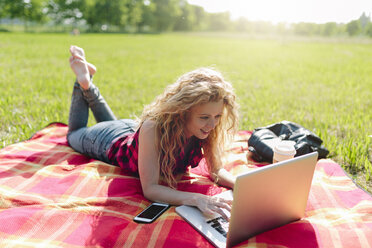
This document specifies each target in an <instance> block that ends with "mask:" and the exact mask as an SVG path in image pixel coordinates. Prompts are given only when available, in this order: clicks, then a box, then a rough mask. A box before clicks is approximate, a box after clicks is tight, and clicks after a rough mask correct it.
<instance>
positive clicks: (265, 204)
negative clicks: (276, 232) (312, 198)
mask: <svg viewBox="0 0 372 248" xmlns="http://www.w3.org/2000/svg"><path fill="white" fill-rule="evenodd" d="M317 159H318V153H317V152H313V153H309V154H306V155H302V156H298V157H295V158H292V159H289V160H286V161H282V162H279V163H275V164H271V165H267V166H264V167H260V168H258V169H255V170H253V171H250V172H248V173H244V174H241V175H238V176H237V178H236V182H235V185H234V191H231V190H229V191H224V192H222V193H221V194H219V196H221V197H226V198H227V199H232V200H233V204H232V208H231V212H230V213H227V214H230V221H229V222H227V221H226V220H225V219H223V218H222V217H221V216H219V215H217V214H216V215H215V216H212V217H206V216H204V215H203V214H202V213H201V211H200V210H199V209H198V208H196V207H192V206H186V205H182V206H179V207H176V212H177V213H178V214H179V215H180V216H181V217H183V218H184V219H185V220H186V221H187V222H188V223H189V224H191V225H192V226H193V227H194V228H195V229H196V230H198V231H199V232H200V233H201V234H202V235H203V236H204V237H205V238H206V239H207V240H209V241H210V242H211V243H212V244H213V245H214V246H216V247H231V246H233V245H237V244H239V243H240V242H242V241H245V240H247V239H249V238H251V237H253V236H255V235H257V234H259V233H262V232H264V231H267V230H270V229H274V228H276V227H279V226H282V225H285V224H287V223H290V222H292V221H296V220H298V219H301V218H302V217H303V216H304V213H305V208H306V205H307V199H308V196H309V191H310V187H311V182H312V179H313V174H314V170H315V165H316V162H317Z"/></svg>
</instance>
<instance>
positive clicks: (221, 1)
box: [188, 0, 372, 23]
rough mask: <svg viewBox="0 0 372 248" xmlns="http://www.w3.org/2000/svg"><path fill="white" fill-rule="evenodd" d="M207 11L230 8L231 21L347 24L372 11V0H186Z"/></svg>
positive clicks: (228, 9)
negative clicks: (242, 18)
mask: <svg viewBox="0 0 372 248" xmlns="http://www.w3.org/2000/svg"><path fill="white" fill-rule="evenodd" d="M188 2H189V3H190V4H194V5H199V6H202V7H203V8H204V10H205V11H207V12H225V11H229V12H230V14H231V18H232V19H233V20H235V19H237V18H238V17H241V16H243V17H246V18H247V19H248V20H251V21H271V22H273V23H278V22H287V23H294V22H313V23H326V22H337V23H347V22H349V21H351V20H355V19H358V18H359V17H360V16H361V15H362V13H363V12H365V13H366V15H367V16H368V15H370V14H371V13H372V0H254V1H252V0H188Z"/></svg>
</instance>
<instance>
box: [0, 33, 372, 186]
mask: <svg viewBox="0 0 372 248" xmlns="http://www.w3.org/2000/svg"><path fill="white" fill-rule="evenodd" d="M70 44H75V45H78V46H81V47H83V48H84V49H85V51H86V54H87V59H88V60H89V61H90V62H92V63H93V64H95V65H96V66H97V68H98V72H97V74H96V76H95V82H96V84H97V85H99V87H100V89H101V92H102V94H103V95H104V96H106V100H107V101H108V103H109V104H110V106H111V107H112V109H113V111H114V112H115V113H116V115H117V116H118V117H119V118H128V117H133V116H134V115H140V113H141V110H142V108H143V106H144V105H145V104H148V103H150V102H151V101H152V100H153V99H154V97H155V96H156V95H158V94H160V93H161V92H162V91H163V89H164V87H165V86H166V85H167V84H169V83H171V82H173V81H174V80H175V79H176V78H177V77H178V76H180V75H181V74H183V73H184V72H187V71H189V70H192V69H195V68H197V67H200V66H209V67H214V68H216V69H218V70H220V71H221V72H222V73H223V74H224V75H225V77H226V79H228V80H229V81H231V82H232V84H233V85H234V87H235V89H236V92H237V95H238V97H239V103H240V105H241V109H240V113H241V122H240V128H241V129H249V130H252V129H254V128H255V127H259V126H265V125H268V124H271V123H274V122H279V121H282V120H290V121H294V122H297V123H299V124H301V125H303V126H304V127H306V128H308V129H309V130H311V131H313V132H315V133H316V134H318V135H319V136H320V137H321V138H322V139H323V141H324V144H325V146H326V147H327V148H328V149H329V150H330V151H331V153H330V157H331V158H333V159H334V160H336V161H337V162H338V163H340V164H341V165H342V166H343V167H344V168H345V169H346V170H347V171H348V172H349V173H350V174H351V175H352V176H353V177H354V178H355V179H357V181H358V183H359V184H360V185H362V186H363V187H365V188H367V189H368V190H369V191H370V192H372V187H371V176H372V165H371V160H372V154H371V152H372V151H371V149H372V148H371V144H372V137H369V136H370V135H372V110H371V109H372V104H371V103H372V43H371V42H363V43H358V42H350V40H349V41H347V42H343V41H340V40H339V41H338V42H335V41H331V40H329V41H327V40H321V41H315V40H296V39H283V38H282V39H278V40H275V39H266V40H265V39H249V38H247V37H244V36H237V35H234V36H229V35H225V36H223V35H215V36H213V35H205V34H203V35H198V34H163V35H109V34H107V35H93V34H91V35H88V34H86V35H80V36H70V35H68V34H20V33H2V34H0V49H1V50H0V51H1V52H0V90H1V95H0V147H4V146H6V145H9V144H11V143H14V142H18V141H21V140H25V139H27V138H29V137H30V136H31V135H32V134H33V133H34V132H35V131H37V130H39V129H40V128H42V127H44V126H45V125H47V124H48V123H50V122H53V121H61V122H65V123H67V120H68V111H69V102H70V94H71V89H72V84H73V74H72V72H71V70H70V68H69V64H68V57H69V54H68V48H69V45H70ZM91 119H92V118H91ZM90 124H93V120H90Z"/></svg>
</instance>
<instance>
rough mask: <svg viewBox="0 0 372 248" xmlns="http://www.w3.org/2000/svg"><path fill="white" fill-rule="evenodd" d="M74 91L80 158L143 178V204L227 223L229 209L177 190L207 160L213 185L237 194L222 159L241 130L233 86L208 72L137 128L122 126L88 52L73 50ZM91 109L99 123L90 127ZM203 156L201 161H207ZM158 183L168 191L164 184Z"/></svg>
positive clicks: (74, 143)
mask: <svg viewBox="0 0 372 248" xmlns="http://www.w3.org/2000/svg"><path fill="white" fill-rule="evenodd" d="M70 52H71V57H70V66H71V68H72V70H73V72H74V73H75V75H76V77H77V82H76V83H75V85H74V88H73V93H72V100H71V107H70V115H69V123H68V126H69V131H68V135H67V139H68V142H69V144H70V146H71V147H72V148H74V149H75V150H76V151H78V152H80V153H82V154H85V155H88V156H90V157H92V158H95V159H99V160H101V161H104V162H107V163H110V164H113V165H117V166H120V167H121V168H123V169H124V170H126V171H128V170H129V171H131V172H133V173H136V174H138V175H139V178H140V181H141V185H142V190H143V193H144V196H145V197H146V198H147V199H149V200H151V201H158V202H166V203H169V204H172V205H181V204H185V205H191V206H196V207H198V208H199V209H200V210H201V211H202V212H203V213H204V214H206V215H210V214H213V213H214V212H217V213H220V214H222V215H223V216H225V214H224V213H223V211H222V209H223V208H224V209H227V210H230V207H231V202H230V201H227V200H224V199H222V198H218V197H211V196H207V195H203V194H198V193H189V192H183V191H178V190H176V189H175V185H176V183H177V182H176V178H175V175H177V174H179V173H185V172H186V170H187V167H188V166H189V165H191V166H192V167H195V166H197V165H198V163H199V162H200V160H201V159H202V158H203V157H205V158H206V161H207V165H208V168H209V171H210V174H211V175H212V178H213V179H214V180H215V182H218V184H220V185H222V186H227V187H230V188H232V187H233V186H234V182H235V178H234V177H233V176H232V175H231V174H230V173H229V172H227V171H226V170H225V169H223V166H222V162H221V152H222V147H223V145H224V142H225V139H226V138H228V135H227V134H230V136H229V137H231V136H232V134H233V131H235V129H236V126H237V104H236V103H235V95H234V92H233V89H232V86H231V85H230V83H228V82H226V81H224V79H223V78H222V76H221V75H220V74H219V73H217V72H216V71H213V70H211V69H205V68H201V69H197V70H194V71H191V72H189V73H186V74H185V75H183V76H181V77H180V78H179V79H178V80H177V81H176V82H175V83H174V84H172V85H169V86H168V87H167V88H166V90H165V92H164V93H163V94H162V95H160V96H159V97H157V98H156V100H155V101H154V102H153V103H152V104H150V105H148V106H146V107H145V109H144V111H143V113H142V116H141V119H140V123H139V124H138V123H137V122H135V121H133V120H129V119H125V120H117V119H116V117H115V116H114V114H113V113H112V111H111V109H110V107H109V106H108V105H107V103H106V101H105V100H104V98H103V97H102V96H101V95H100V93H99V90H98V88H97V87H96V86H95V85H94V84H93V83H92V80H91V78H92V76H93V75H94V73H95V72H96V68H95V67H94V66H93V65H92V64H90V63H88V62H87V61H86V60H85V55H84V50H83V49H81V48H79V47H76V46H71V47H70ZM89 108H90V109H91V110H92V112H93V115H94V117H95V119H96V121H97V124H95V125H94V126H92V127H87V122H88V113H89ZM202 149H203V151H204V154H203V153H202ZM160 177H162V178H164V180H165V182H166V183H167V185H168V186H163V185H161V184H159V179H160Z"/></svg>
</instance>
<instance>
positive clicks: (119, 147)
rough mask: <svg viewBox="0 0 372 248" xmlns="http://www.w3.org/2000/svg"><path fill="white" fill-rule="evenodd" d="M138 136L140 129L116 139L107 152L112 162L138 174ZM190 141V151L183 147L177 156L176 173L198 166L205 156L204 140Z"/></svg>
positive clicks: (192, 139)
mask: <svg viewBox="0 0 372 248" xmlns="http://www.w3.org/2000/svg"><path fill="white" fill-rule="evenodd" d="M138 138H139V129H138V130H137V131H136V132H134V133H130V134H128V135H125V136H123V137H119V138H117V139H116V140H114V141H113V144H112V145H111V147H110V148H109V149H108V150H107V153H106V154H107V157H108V159H109V161H110V163H111V164H113V165H117V166H120V167H121V168H122V169H123V170H124V171H126V172H130V173H132V174H135V175H138ZM189 142H191V143H190V146H189V147H190V148H191V149H188V151H184V149H183V150H182V151H181V153H180V155H179V156H178V157H176V166H175V169H174V172H173V173H174V174H178V173H185V172H186V170H187V168H188V167H189V166H191V167H192V168H194V167H196V166H198V164H199V162H200V160H201V159H202V158H203V157H204V156H203V154H202V151H201V147H202V141H201V140H200V139H198V138H196V137H192V138H191V139H190V141H189Z"/></svg>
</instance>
